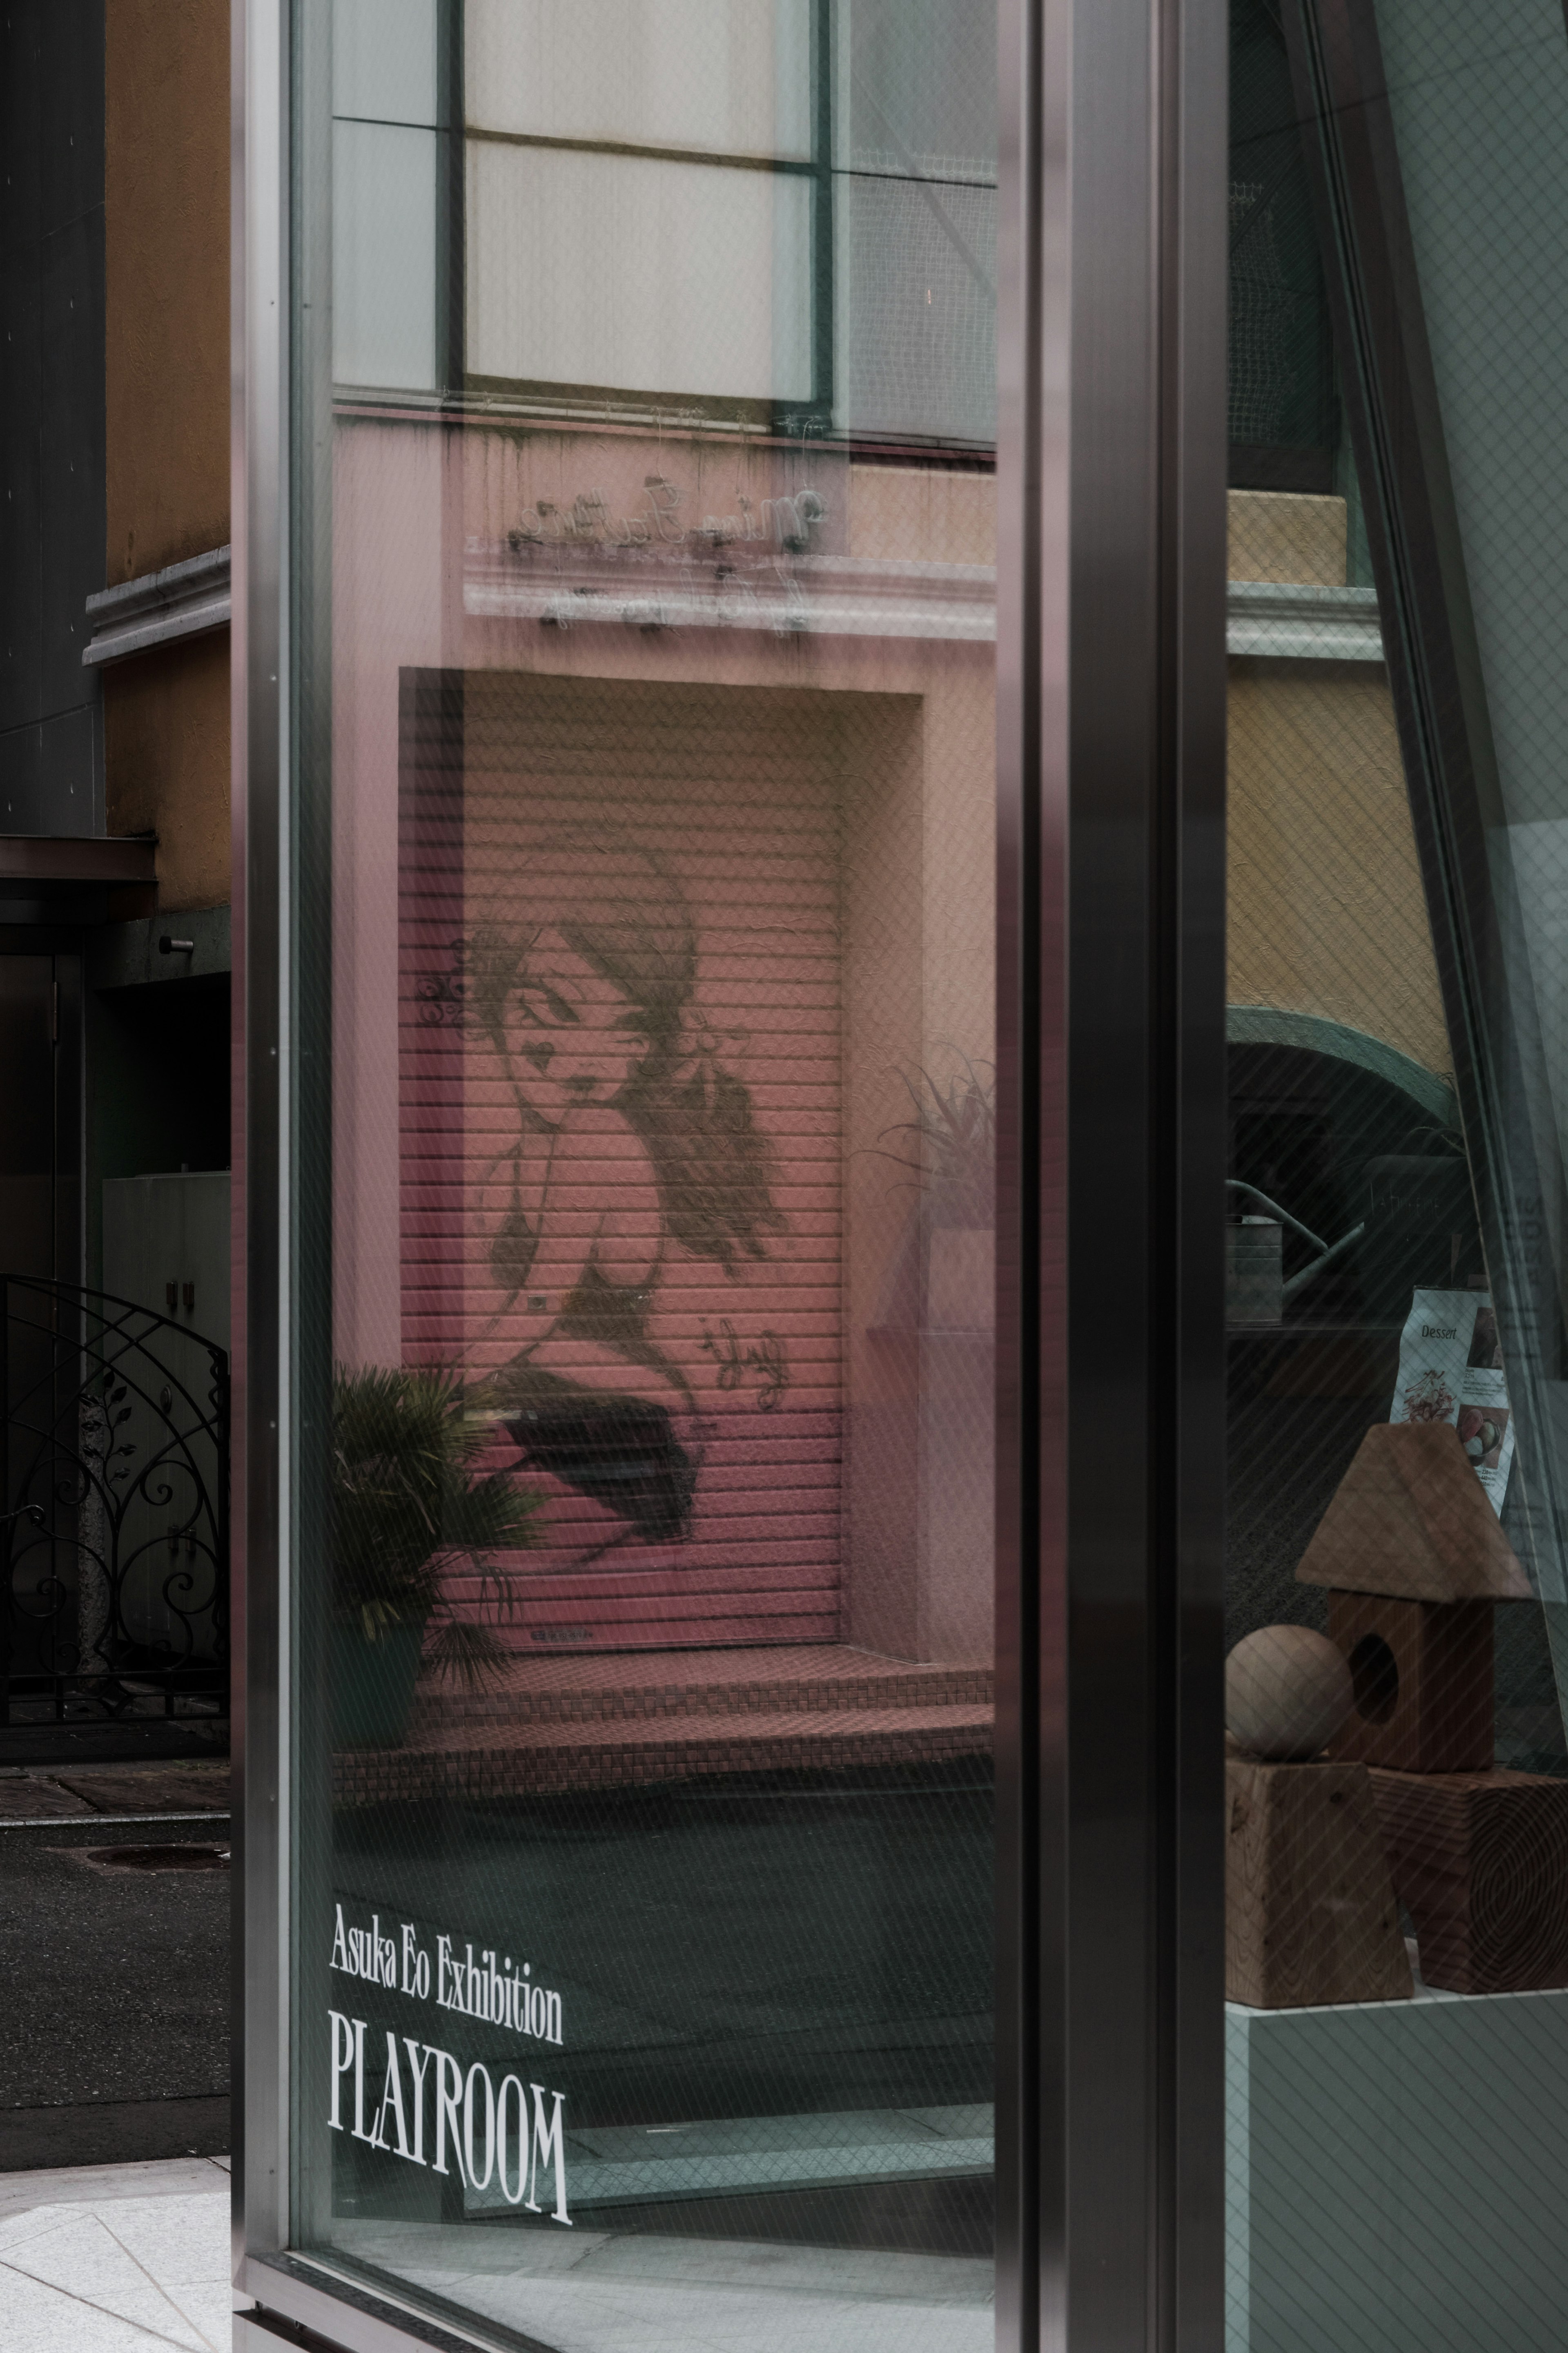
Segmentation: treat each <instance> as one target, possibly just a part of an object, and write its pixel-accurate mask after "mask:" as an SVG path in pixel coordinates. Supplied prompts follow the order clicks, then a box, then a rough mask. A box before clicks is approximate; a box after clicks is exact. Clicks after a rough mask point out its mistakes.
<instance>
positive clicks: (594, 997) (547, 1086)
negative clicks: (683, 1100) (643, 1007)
mask: <svg viewBox="0 0 1568 2353" xmlns="http://www.w3.org/2000/svg"><path fill="white" fill-rule="evenodd" d="M506 1037H507V1047H508V1050H509V1053H510V1060H511V1066H512V1069H513V1071H515V1072H516V1075H517V1081H518V1084H519V1085H520V1086H521V1089H522V1091H523V1092H524V1093H525V1094H526V1095H527V1097H528V1100H529V1102H530V1103H531V1104H532V1106H533V1108H534V1109H535V1110H536V1111H537V1112H538V1113H540V1115H541V1117H542V1118H544V1119H547V1120H548V1121H549V1122H550V1124H551V1125H552V1126H554V1127H558V1126H559V1125H560V1124H561V1122H562V1121H563V1119H564V1118H565V1117H566V1115H567V1113H569V1112H570V1111H572V1110H573V1109H574V1108H575V1107H577V1106H580V1105H586V1104H595V1103H599V1104H602V1103H613V1102H614V1101H615V1099H616V1096H617V1095H618V1094H619V1093H620V1092H622V1090H623V1088H625V1087H626V1085H627V1084H628V1082H630V1081H631V1080H632V1079H633V1078H634V1077H635V1076H636V1073H637V1069H638V1067H639V1065H640V1064H641V1062H642V1060H643V1057H644V1056H645V1055H646V1054H647V1050H648V1043H649V1040H648V1036H647V1018H646V1016H645V1015H644V1014H643V1013H642V1012H641V1011H640V1010H639V1009H638V1008H637V1006H636V1005H635V1004H634V1003H633V1002H632V1000H631V998H630V997H627V996H626V992H625V991H624V990H623V989H620V988H617V987H616V984H615V982H614V981H613V980H610V979H607V978H606V977H605V974H604V973H602V972H601V971H599V969H598V967H597V966H596V965H593V964H590V963H589V961H588V959H587V958H586V956H584V955H580V954H579V953H578V951H577V950H576V949H575V948H574V947H573V946H572V944H571V943H570V942H569V941H567V940H565V939H563V937H562V935H561V934H560V933H559V932H557V931H553V930H552V931H545V932H542V933H541V934H540V935H539V938H538V939H537V940H536V941H535V942H534V944H533V946H532V947H531V950H530V952H529V956H528V960H527V963H526V964H525V965H524V966H523V968H522V971H521V974H520V976H519V978H518V980H517V983H516V985H515V986H514V987H513V989H512V992H511V995H510V997H509V998H508V1000H507V1007H506Z"/></svg>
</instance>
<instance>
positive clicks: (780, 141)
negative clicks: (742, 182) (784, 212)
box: [465, 0, 813, 157]
mask: <svg viewBox="0 0 1568 2353" xmlns="http://www.w3.org/2000/svg"><path fill="white" fill-rule="evenodd" d="M812 7H813V0H469V6H468V10H467V12H466V26H465V57H466V69H467V75H468V120H469V121H470V122H471V123H473V124H475V125H476V126H477V127H478V128H479V129H482V130H485V131H500V132H512V133H514V134H519V135H522V134H529V135H532V136H536V137H544V138H552V139H587V140H593V141H601V142H602V141H608V140H618V141H623V142H632V143H636V144H637V145H642V146H655V147H684V148H688V149H695V150H697V151H698V152H699V153H704V154H710V153H724V154H733V155H790V156H795V157H805V156H809V155H810V153H811V149H812V102H811V101H812V87H811V19H812Z"/></svg>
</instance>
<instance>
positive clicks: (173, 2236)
mask: <svg viewBox="0 0 1568 2353" xmlns="http://www.w3.org/2000/svg"><path fill="white" fill-rule="evenodd" d="M237 2302H238V2303H240V2304H241V2305H242V2306H243V2305H244V2304H245V2303H246V2302H247V2299H245V2298H238V2299H237V2298H236V2296H235V2295H234V2292H233V2290H232V2288H231V2286H230V2284H229V2242H228V2159H227V2158H226V2157H217V2158H170V2159H168V2160H167V2161H165V2162H163V2163H161V2164H154V2165H88V2166H77V2167H73V2168H70V2169H68V2170H66V2171H59V2172H38V2173H0V2353H148V2348H151V2347H153V2346H161V2347H163V2348H168V2347H171V2346H178V2347H179V2348H182V2353H229V2346H230V2341H231V2337H232V2333H233V2332H232V2326H231V2320H230V2315H231V2313H232V2311H233V2309H234V2306H235V2305H236V2303H237Z"/></svg>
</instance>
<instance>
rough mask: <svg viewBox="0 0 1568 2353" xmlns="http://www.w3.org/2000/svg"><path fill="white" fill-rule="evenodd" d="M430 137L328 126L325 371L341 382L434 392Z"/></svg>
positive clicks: (400, 127) (398, 126)
mask: <svg viewBox="0 0 1568 2353" xmlns="http://www.w3.org/2000/svg"><path fill="white" fill-rule="evenodd" d="M436 150H437V139H436V133H435V132H434V131H416V130H413V129H410V128H409V127H407V126H406V125H405V124H402V123H390V122H357V121H348V122H344V121H339V122H335V123H334V124H333V125H332V245H333V283H334V287H335V289H336V299H335V301H334V304H333V310H332V325H333V337H332V373H333V375H335V376H336V377H337V379H338V381H339V383H340V384H359V385H389V386H395V387H397V388H400V389H403V390H405V391H432V390H434V388H435V385H436Z"/></svg>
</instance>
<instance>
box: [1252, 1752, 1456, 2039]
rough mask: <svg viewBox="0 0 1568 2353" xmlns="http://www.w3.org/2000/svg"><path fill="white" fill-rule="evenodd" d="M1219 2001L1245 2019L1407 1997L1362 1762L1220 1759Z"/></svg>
mask: <svg viewBox="0 0 1568 2353" xmlns="http://www.w3.org/2000/svg"><path fill="white" fill-rule="evenodd" d="M1225 1989H1226V1998H1227V2000H1231V2001H1242V2002H1247V2003H1248V2004H1249V2005H1250V2006H1251V2007H1252V2008H1253V2009H1254V2010H1293V2009H1298V2008H1301V2007H1303V2006H1305V2005H1307V2004H1309V2003H1316V2002H1341V2001H1398V2000H1406V1999H1408V1997H1409V1996H1410V1994H1411V1993H1412V1992H1413V1991H1414V1983H1413V1980H1412V1978H1411V1975H1410V1962H1409V1957H1408V1956H1407V1955H1406V1953H1405V1939H1404V1937H1403V1936H1402V1935H1401V1934H1400V1929H1399V1914H1398V1909H1397V1906H1396V1905H1395V1903H1394V1887H1393V1883H1392V1882H1391V1880H1390V1878H1389V1873H1388V1864H1387V1862H1386V1861H1385V1860H1384V1852H1383V1842H1382V1839H1381V1837H1380V1835H1379V1831H1378V1827H1377V1812H1376V1809H1375V1807H1374V1805H1373V1795H1372V1784H1371V1780H1370V1778H1369V1777H1368V1774H1367V1770H1366V1767H1365V1766H1364V1765H1318V1764H1312V1765H1266V1764H1263V1763H1261V1762H1260V1761H1258V1760H1257V1759H1255V1758H1253V1757H1227V1758H1226V1936H1225Z"/></svg>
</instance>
